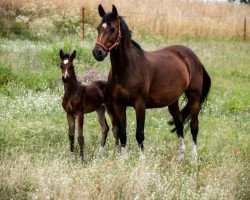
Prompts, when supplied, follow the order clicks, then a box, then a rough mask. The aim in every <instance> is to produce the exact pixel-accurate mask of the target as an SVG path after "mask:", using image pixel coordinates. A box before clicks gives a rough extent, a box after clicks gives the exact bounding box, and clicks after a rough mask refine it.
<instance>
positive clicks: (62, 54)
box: [59, 49, 64, 59]
mask: <svg viewBox="0 0 250 200" xmlns="http://www.w3.org/2000/svg"><path fill="white" fill-rule="evenodd" d="M59 55H60V58H61V59H63V58H64V52H63V50H62V49H61V50H60V53H59Z"/></svg>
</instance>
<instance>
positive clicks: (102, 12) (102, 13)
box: [98, 4, 106, 17]
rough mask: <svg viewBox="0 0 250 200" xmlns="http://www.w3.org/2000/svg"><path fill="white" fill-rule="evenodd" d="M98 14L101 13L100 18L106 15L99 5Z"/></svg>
mask: <svg viewBox="0 0 250 200" xmlns="http://www.w3.org/2000/svg"><path fill="white" fill-rule="evenodd" d="M98 12H99V15H100V17H103V16H104V15H105V14H106V12H105V10H104V9H103V7H102V5H101V4H99V6H98Z"/></svg>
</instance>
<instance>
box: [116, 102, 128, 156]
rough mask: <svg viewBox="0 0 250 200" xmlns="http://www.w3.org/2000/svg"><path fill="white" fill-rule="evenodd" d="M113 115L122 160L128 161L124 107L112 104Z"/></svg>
mask: <svg viewBox="0 0 250 200" xmlns="http://www.w3.org/2000/svg"><path fill="white" fill-rule="evenodd" d="M113 108H114V114H115V118H116V123H117V127H118V137H119V138H120V142H121V153H122V157H123V159H124V160H127V159H128V156H127V149H126V144H127V136H126V107H123V106H121V105H119V104H117V103H115V102H113Z"/></svg>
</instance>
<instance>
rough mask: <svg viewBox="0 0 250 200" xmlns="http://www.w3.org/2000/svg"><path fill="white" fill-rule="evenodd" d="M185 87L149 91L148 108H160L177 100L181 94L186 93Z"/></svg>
mask: <svg viewBox="0 0 250 200" xmlns="http://www.w3.org/2000/svg"><path fill="white" fill-rule="evenodd" d="M184 91H185V89H184V88H179V89H176V90H167V89H166V90H165V91H164V90H159V91H157V92H156V91H154V92H151V93H149V95H148V98H147V101H146V107H147V108H159V107H165V106H168V105H170V104H172V103H174V102H175V101H177V100H178V99H179V98H180V96H181V95H182V94H183V93H184Z"/></svg>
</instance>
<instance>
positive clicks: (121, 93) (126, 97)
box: [113, 85, 131, 102]
mask: <svg viewBox="0 0 250 200" xmlns="http://www.w3.org/2000/svg"><path fill="white" fill-rule="evenodd" d="M113 97H114V98H115V99H116V100H117V101H119V102H130V99H131V95H130V92H129V89H127V88H126V87H123V86H122V85H116V87H115V88H113Z"/></svg>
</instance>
